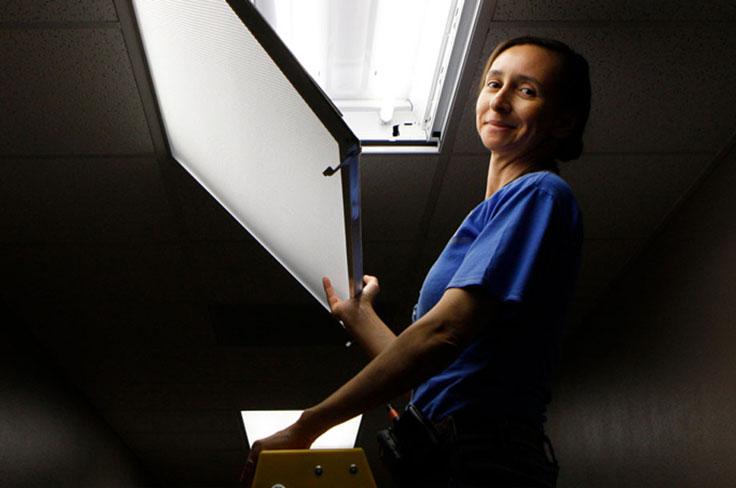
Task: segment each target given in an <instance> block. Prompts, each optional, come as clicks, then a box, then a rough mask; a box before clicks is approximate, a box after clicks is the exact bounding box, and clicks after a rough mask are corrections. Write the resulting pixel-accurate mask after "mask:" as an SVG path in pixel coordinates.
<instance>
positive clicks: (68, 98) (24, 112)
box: [0, 28, 153, 155]
mask: <svg viewBox="0 0 736 488" xmlns="http://www.w3.org/2000/svg"><path fill="white" fill-rule="evenodd" d="M0 59H2V60H3V69H2V70H0V93H2V94H3V105H4V106H3V117H1V118H0V153H4V154H11V155H15V154H23V155H42V154H54V155H58V154H75V155H76V154H102V155H110V154H140V153H152V152H153V146H152V142H151V138H150V136H149V131H148V126H147V123H146V118H145V116H144V112H143V106H142V104H141V100H140V97H139V96H138V89H137V87H136V82H135V79H134V77H133V72H132V70H131V66H130V61H129V58H128V52H127V50H126V46H125V42H124V41H123V37H122V34H121V32H120V31H119V30H118V29H117V28H100V29H97V28H94V29H27V30H20V29H0Z"/></svg>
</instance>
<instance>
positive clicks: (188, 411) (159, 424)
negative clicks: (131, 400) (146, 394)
mask: <svg viewBox="0 0 736 488" xmlns="http://www.w3.org/2000/svg"><path fill="white" fill-rule="evenodd" d="M186 384H187V383H180V384H178V385H179V386H180V387H184V386H185V385H186ZM162 386H164V387H165V386H168V385H162ZM218 387H219V388H223V387H224V385H222V384H220V385H218ZM239 413H240V412H236V411H233V410H232V409H229V408H228V405H224V404H223V405H222V406H221V408H219V409H209V408H186V407H181V406H180V405H168V406H152V407H150V408H133V407H129V408H118V409H106V415H105V416H106V417H107V418H108V420H110V421H111V422H112V423H114V424H115V425H116V426H117V427H118V429H117V431H118V432H121V433H122V432H130V433H143V432H167V433H176V432H213V433H214V432H218V433H228V432H232V431H233V430H238V429H239V428H240V426H241V425H242V422H241V421H240V415H239Z"/></svg>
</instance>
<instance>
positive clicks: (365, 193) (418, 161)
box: [361, 155, 437, 259]
mask: <svg viewBox="0 0 736 488" xmlns="http://www.w3.org/2000/svg"><path fill="white" fill-rule="evenodd" d="M436 168H437V157H436V156H430V155H428V156H417V155H407V156H384V155H380V156H379V155H371V156H363V157H362V161H361V183H362V187H363V188H362V195H361V196H362V198H363V235H364V236H365V238H366V240H372V241H409V240H413V239H415V238H416V237H417V232H418V231H419V225H420V222H421V219H422V216H423V215H424V210H425V208H426V206H427V199H428V197H429V192H430V189H431V187H432V179H433V178H434V172H435V170H436ZM366 259H368V258H366Z"/></svg>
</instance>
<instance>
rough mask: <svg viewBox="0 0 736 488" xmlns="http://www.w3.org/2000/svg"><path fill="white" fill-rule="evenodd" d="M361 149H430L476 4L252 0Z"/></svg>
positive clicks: (450, 99)
mask: <svg viewBox="0 0 736 488" xmlns="http://www.w3.org/2000/svg"><path fill="white" fill-rule="evenodd" d="M250 1H251V2H252V3H253V4H254V5H256V7H257V8H258V9H259V10H260V11H261V12H262V13H263V15H264V17H265V18H266V19H267V20H268V21H269V22H270V23H271V25H272V26H273V27H274V29H275V30H276V31H277V33H278V34H279V35H280V36H281V37H282V39H283V40H284V42H285V43H286V44H287V45H288V46H289V48H290V49H291V50H292V52H293V53H294V55H295V56H296V57H297V58H298V59H299V60H300V62H301V63H302V65H303V66H304V67H305V69H306V70H307V71H308V72H309V73H310V75H311V76H312V78H313V79H314V80H315V81H316V82H317V83H319V85H320V86H321V87H322V88H323V89H324V91H325V92H326V93H327V95H328V96H330V98H331V99H332V100H333V102H334V103H335V105H336V106H337V107H338V108H339V109H340V111H341V112H342V114H343V116H344V117H345V121H346V122H347V124H348V125H349V126H350V128H351V129H352V130H353V131H354V132H355V133H356V135H357V136H358V137H359V138H360V139H361V142H362V145H363V148H364V151H365V152H384V153H385V152H388V153H391V152H438V151H440V149H441V146H442V142H443V138H444V135H445V132H446V128H447V122H448V118H449V113H450V109H451V108H452V105H453V103H454V100H455V92H456V90H457V86H458V83H459V81H460V73H461V72H462V68H463V66H464V64H465V61H466V58H467V55H468V50H469V46H470V39H471V36H472V33H473V32H474V30H475V27H476V22H477V18H478V14H479V12H480V7H481V0H401V1H396V0H351V1H350V2H345V1H344V0H310V1H309V2H304V1H303V0H250Z"/></svg>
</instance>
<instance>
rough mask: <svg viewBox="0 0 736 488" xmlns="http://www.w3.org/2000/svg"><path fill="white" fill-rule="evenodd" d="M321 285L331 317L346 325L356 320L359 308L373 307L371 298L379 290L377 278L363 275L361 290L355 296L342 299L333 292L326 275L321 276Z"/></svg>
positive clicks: (373, 297) (373, 298) (372, 298)
mask: <svg viewBox="0 0 736 488" xmlns="http://www.w3.org/2000/svg"><path fill="white" fill-rule="evenodd" d="M322 285H323V286H324V287H325V294H326V295H327V303H329V305H330V312H331V313H332V315H333V317H335V318H336V319H338V320H341V321H342V322H343V323H344V324H345V325H346V326H347V324H352V323H354V322H356V321H357V320H358V318H359V315H360V312H361V309H365V308H369V309H372V308H373V300H375V298H376V295H378V292H379V291H380V287H379V286H378V278H376V277H375V276H370V275H365V276H363V291H362V292H361V293H360V295H358V296H357V297H355V298H348V299H347V300H343V299H342V298H340V297H338V296H337V294H336V293H335V289H334V288H333V287H332V283H331V282H330V279H329V278H327V277H326V276H325V277H324V278H322Z"/></svg>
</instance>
